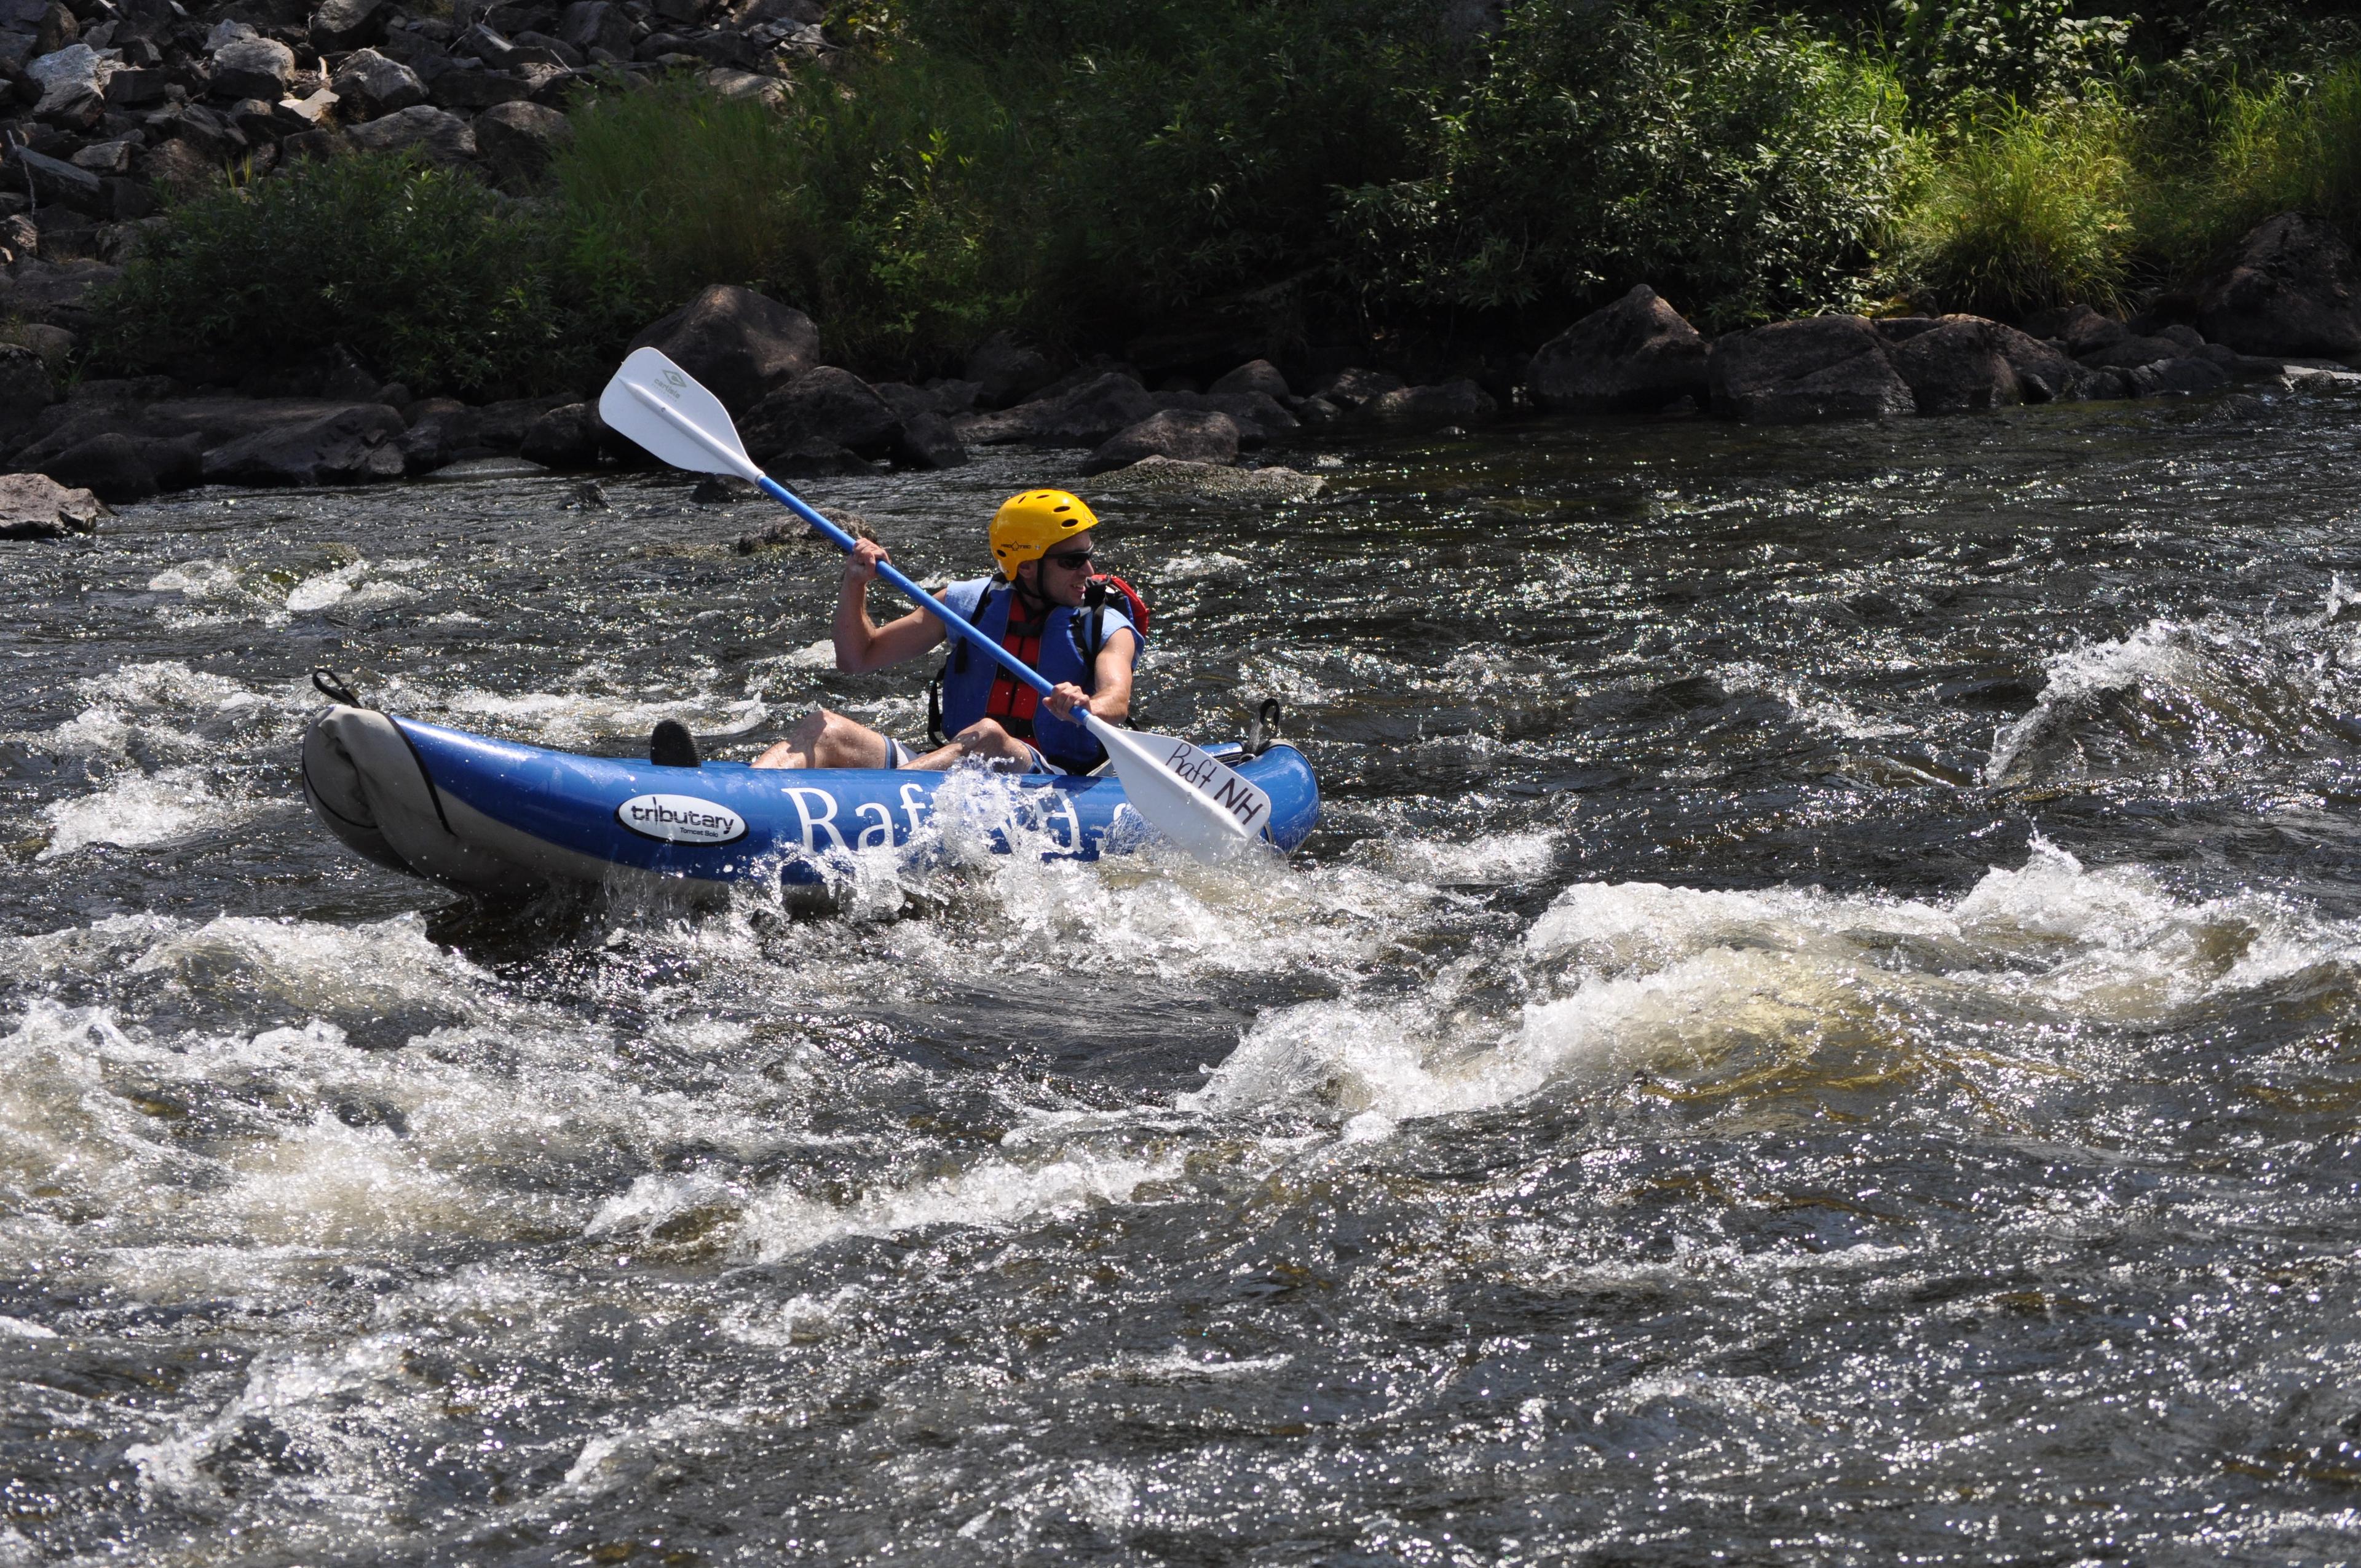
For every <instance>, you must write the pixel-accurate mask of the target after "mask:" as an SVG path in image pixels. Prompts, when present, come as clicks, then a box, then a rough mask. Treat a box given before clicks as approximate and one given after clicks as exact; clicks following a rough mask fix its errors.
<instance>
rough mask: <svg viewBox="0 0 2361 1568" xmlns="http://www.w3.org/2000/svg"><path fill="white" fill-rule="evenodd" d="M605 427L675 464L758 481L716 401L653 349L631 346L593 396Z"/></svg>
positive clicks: (734, 428)
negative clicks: (601, 390)
mask: <svg viewBox="0 0 2361 1568" xmlns="http://www.w3.org/2000/svg"><path fill="white" fill-rule="evenodd" d="M598 417H599V418H600V419H602V420H605V421H606V422H607V428H608V429H609V430H611V431H616V432H618V433H621V434H623V435H626V436H629V437H630V438H631V440H633V441H636V442H638V443H639V444H641V445H642V446H644V447H646V448H647V450H648V452H649V454H650V455H652V456H654V457H656V458H657V459H659V460H661V461H663V462H665V463H669V464H671V465H672V466H674V467H675V468H686V469H688V470H690V471H691V472H693V473H698V474H735V475H737V476H738V477H740V478H741V479H759V478H761V477H763V470H761V469H760V468H757V467H756V466H754V460H753V459H752V458H751V457H749V456H747V455H746V447H745V444H744V443H742V442H741V441H740V440H739V439H738V427H737V425H736V424H734V423H733V422H731V421H730V411H729V410H728V409H725V408H723V407H722V406H721V400H720V399H719V398H717V397H715V396H714V395H713V394H712V393H711V392H708V391H707V390H706V389H704V388H703V387H702V386H699V385H698V384H697V378H696V377H694V376H692V375H690V374H689V373H688V372H687V371H686V370H684V369H682V368H681V367H679V366H677V365H675V364H674V363H673V362H672V361H671V360H670V359H668V358H666V357H665V356H664V351H663V350H661V349H655V348H635V349H633V350H632V351H631V357H630V358H628V359H626V360H624V361H623V363H622V365H621V367H620V368H619V369H617V370H616V372H615V377H614V379H612V380H610V381H609V382H608V383H607V389H606V390H605V391H603V392H601V393H599V394H598Z"/></svg>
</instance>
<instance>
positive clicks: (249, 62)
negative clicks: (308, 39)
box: [209, 38, 295, 104]
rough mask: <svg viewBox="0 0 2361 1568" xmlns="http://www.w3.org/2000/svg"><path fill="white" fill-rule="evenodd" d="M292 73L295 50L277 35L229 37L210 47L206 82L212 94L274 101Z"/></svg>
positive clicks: (277, 99) (280, 96)
mask: <svg viewBox="0 0 2361 1568" xmlns="http://www.w3.org/2000/svg"><path fill="white" fill-rule="evenodd" d="M294 74H295V51H294V50H293V49H289V48H288V47H287V46H286V45H285V44H283V43H280V41H279V40H278V39H277V38H232V39H230V40H229V41H228V42H226V43H225V44H223V45H222V46H221V47H220V48H219V49H214V71H213V77H212V80H211V82H210V83H209V88H210V91H211V92H212V93H213V95H214V97H216V98H260V99H263V100H265V101H267V102H269V103H273V104H275V103H277V102H278V101H279V100H280V98H282V97H284V96H285V95H286V93H287V79H288V78H289V77H291V76H292V75H294Z"/></svg>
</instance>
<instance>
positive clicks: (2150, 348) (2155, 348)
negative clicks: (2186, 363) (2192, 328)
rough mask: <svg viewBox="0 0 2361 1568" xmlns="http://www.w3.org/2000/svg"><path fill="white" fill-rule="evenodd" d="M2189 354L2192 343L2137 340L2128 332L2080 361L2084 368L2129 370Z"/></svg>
mask: <svg viewBox="0 0 2361 1568" xmlns="http://www.w3.org/2000/svg"><path fill="white" fill-rule="evenodd" d="M2189 352H2190V345H2188V344H2185V343H2180V342H2177V341H2175V340H2174V339H2172V338H2169V337H2165V336H2162V335H2158V336H2155V337H2146V336H2139V337H2136V336H2133V335H2131V334H2128V333H2127V334H2125V335H2124V336H2122V337H2118V338H2115V339H2114V340H2113V341H2111V342H2109V343H2108V344H2107V345H2105V346H2104V347H2103V348H2095V349H2092V351H2091V352H2090V353H2088V354H2084V355H2082V356H2080V358H2081V363H2082V365H2083V366H2085V367H2088V368H2090V369H2092V370H2129V369H2132V368H2134V367H2137V366H2141V365H2153V364H2155V363H2156V362H2157V361H2158V360H2159V359H2179V358H2181V357H2183V356H2186V355H2188V354H2189Z"/></svg>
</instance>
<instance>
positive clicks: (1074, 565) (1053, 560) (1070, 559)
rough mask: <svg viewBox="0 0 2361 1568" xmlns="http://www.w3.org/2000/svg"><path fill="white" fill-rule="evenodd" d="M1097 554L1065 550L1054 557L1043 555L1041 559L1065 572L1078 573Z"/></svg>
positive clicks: (1089, 551)
mask: <svg viewBox="0 0 2361 1568" xmlns="http://www.w3.org/2000/svg"><path fill="white" fill-rule="evenodd" d="M1097 554H1098V552H1097V551H1095V550H1066V551H1061V552H1060V553H1059V554H1055V555H1044V556H1042V557H1041V559H1042V560H1043V561H1044V562H1046V563H1048V564H1049V565H1052V566H1057V567H1060V568H1061V569H1063V570H1065V571H1069V572H1079V571H1081V570H1082V568H1083V567H1085V566H1087V565H1090V564H1091V562H1092V560H1093V557H1095V556H1096V555H1097Z"/></svg>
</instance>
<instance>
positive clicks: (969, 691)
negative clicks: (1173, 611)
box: [942, 577, 1139, 773]
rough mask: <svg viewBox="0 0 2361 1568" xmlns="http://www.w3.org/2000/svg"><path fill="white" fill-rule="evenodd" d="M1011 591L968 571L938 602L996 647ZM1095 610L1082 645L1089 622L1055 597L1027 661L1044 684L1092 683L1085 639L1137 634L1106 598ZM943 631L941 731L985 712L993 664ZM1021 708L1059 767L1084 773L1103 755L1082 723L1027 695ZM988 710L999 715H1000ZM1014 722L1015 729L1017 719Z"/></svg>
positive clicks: (1135, 651)
mask: <svg viewBox="0 0 2361 1568" xmlns="http://www.w3.org/2000/svg"><path fill="white" fill-rule="evenodd" d="M942 601H943V603H944V604H946V605H948V606H949V607H950V609H952V610H953V611H955V612H957V613H958V614H959V615H961V616H962V617H963V618H965V619H966V620H968V621H970V622H972V624H973V625H974V626H975V628H976V630H979V631H981V632H983V634H984V635H985V636H986V637H989V638H991V639H992V640H993V641H995V642H998V643H1001V644H1002V645H1003V646H1004V647H1005V646H1006V645H1007V639H1008V612H1009V609H1011V607H1012V606H1013V605H1014V604H1015V603H1016V591H1015V590H1014V589H1012V588H1009V587H1006V586H1005V585H1003V584H1001V583H1000V581H999V579H998V578H996V577H973V578H971V579H969V580H968V581H966V582H963V583H953V584H952V585H951V586H950V587H947V588H945V589H944V590H943V592H942ZM1098 616H1099V620H1098V635H1097V637H1096V638H1089V639H1087V645H1086V638H1087V634H1088V632H1089V630H1090V628H1089V626H1088V624H1087V622H1086V621H1085V620H1084V612H1083V611H1082V610H1077V609H1068V608H1067V607H1066V606H1064V605H1059V606H1058V607H1056V608H1055V609H1052V610H1050V611H1049V617H1048V619H1047V620H1044V621H1043V623H1042V626H1041V640H1040V647H1039V649H1038V652H1037V654H1036V656H1035V657H1034V658H1033V659H1032V660H1029V661H1027V662H1028V663H1031V664H1032V665H1033V667H1034V668H1035V669H1037V670H1038V671H1040V672H1041V674H1042V677H1043V678H1044V679H1046V680H1047V681H1049V684H1050V685H1058V684H1059V683H1060V682H1063V681H1071V682H1072V683H1073V684H1074V685H1078V686H1080V687H1082V689H1083V690H1084V691H1086V692H1088V691H1096V690H1097V689H1098V672H1097V670H1096V669H1094V668H1093V663H1092V660H1091V657H1090V647H1091V646H1096V647H1100V648H1104V647H1105V646H1106V643H1107V640H1108V639H1110V638H1112V637H1113V636H1114V635H1115V633H1116V632H1118V631H1128V632H1130V633H1131V634H1132V636H1133V638H1134V639H1135V640H1136V639H1137V638H1138V636H1139V629H1138V628H1137V627H1135V626H1134V625H1132V623H1131V617H1129V616H1128V615H1126V614H1125V613H1124V612H1123V611H1122V610H1120V609H1116V608H1115V606H1113V605H1108V606H1106V607H1104V609H1100V610H1099V612H1098ZM950 637H951V650H950V657H949V658H948V659H946V660H945V661H944V663H943V674H942V683H943V733H944V734H946V735H956V734H958V733H959V732H960V731H961V730H962V729H966V728H967V727H968V726H969V725H971V724H973V723H974V722H975V721H976V720H977V719H979V718H985V717H986V716H987V715H990V714H991V707H992V687H993V681H994V677H995V676H997V675H999V674H1000V673H1001V672H1000V664H999V662H998V661H997V660H995V659H994V658H993V657H992V656H991V655H990V654H988V653H986V652H983V650H982V649H980V648H976V647H973V646H972V645H971V644H970V643H969V642H968V640H967V639H966V638H964V637H961V635H960V634H959V633H958V632H956V631H954V632H952V633H951V634H950ZM1138 656H1139V643H1138V641H1134V642H1133V644H1132V657H1134V658H1135V659H1136V658H1137V657H1138ZM1012 685H1014V683H1013V682H1012ZM1016 691H1017V692H1021V693H1022V694H1024V696H1025V697H1027V698H1029V697H1031V696H1033V690H1032V688H1031V687H1030V686H1025V685H1016ZM1022 712H1023V713H1024V715H1025V716H1026V717H1027V718H1029V719H1030V720H1031V723H1032V729H1033V733H1032V735H1031V737H1030V739H1031V740H1032V742H1033V745H1034V747H1035V748H1036V749H1037V750H1038V751H1040V753H1041V754H1042V755H1043V756H1045V757H1047V758H1049V760H1050V761H1051V762H1055V763H1057V764H1058V765H1059V766H1060V767H1061V768H1065V769H1067V770H1069V771H1070V772H1075V773H1088V772H1089V771H1090V770H1091V769H1093V768H1095V767H1097V766H1098V765H1099V764H1100V763H1101V762H1104V761H1105V760H1106V751H1105V750H1104V748H1102V747H1101V746H1100V745H1099V743H1098V740H1097V739H1096V738H1095V737H1093V735H1092V734H1091V732H1090V730H1089V729H1086V728H1084V727H1083V726H1082V725H1081V724H1079V723H1075V722H1072V721H1070V720H1067V719H1063V718H1059V717H1058V716H1057V715H1055V714H1053V713H1051V712H1050V711H1049V708H1048V707H1038V708H1036V707H1034V706H1033V705H1032V704H1031V703H1030V702H1029V701H1028V702H1026V703H1024V705H1023V707H1022ZM992 716H993V717H1001V718H1004V722H1005V716H1000V715H992ZM1014 728H1016V729H1022V725H1021V724H1020V725H1018V726H1016V727H1014Z"/></svg>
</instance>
